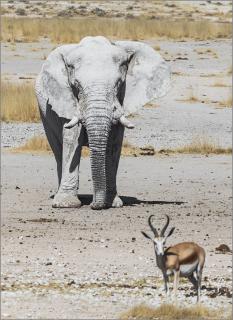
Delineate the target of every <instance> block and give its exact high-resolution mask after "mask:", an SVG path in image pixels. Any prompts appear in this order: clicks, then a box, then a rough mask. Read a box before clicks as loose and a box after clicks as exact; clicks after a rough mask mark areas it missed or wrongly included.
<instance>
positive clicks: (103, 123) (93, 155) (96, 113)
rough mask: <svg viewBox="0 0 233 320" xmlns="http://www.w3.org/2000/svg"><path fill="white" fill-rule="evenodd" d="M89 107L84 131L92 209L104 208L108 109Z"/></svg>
mask: <svg viewBox="0 0 233 320" xmlns="http://www.w3.org/2000/svg"><path fill="white" fill-rule="evenodd" d="M98 105H99V101H98V102H96V103H95V106H93V107H91V106H90V105H89V107H88V110H87V115H86V121H85V122H86V130H87V135H88V142H89V148H90V159H91V171H92V180H93V189H94V190H93V191H94V192H93V202H92V208H93V209H103V208H104V207H105V206H106V192H107V176H106V175H107V172H106V153H107V145H108V137H109V132H110V129H111V117H110V115H109V114H108V113H109V108H108V107H107V106H105V105H99V106H98Z"/></svg>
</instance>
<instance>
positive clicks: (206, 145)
mask: <svg viewBox="0 0 233 320" xmlns="http://www.w3.org/2000/svg"><path fill="white" fill-rule="evenodd" d="M170 152H174V153H188V154H189V153H190V154H195V153H197V154H231V153H232V148H223V147H220V146H219V145H218V144H217V143H216V142H214V141H212V140H211V139H209V138H207V137H196V138H194V139H193V141H192V142H191V143H189V144H187V145H184V146H183V147H180V148H176V149H174V150H170Z"/></svg>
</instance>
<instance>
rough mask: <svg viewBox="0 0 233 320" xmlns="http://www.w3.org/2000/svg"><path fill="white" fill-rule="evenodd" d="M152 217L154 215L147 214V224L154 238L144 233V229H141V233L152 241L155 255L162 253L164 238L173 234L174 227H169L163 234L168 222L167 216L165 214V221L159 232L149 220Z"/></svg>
mask: <svg viewBox="0 0 233 320" xmlns="http://www.w3.org/2000/svg"><path fill="white" fill-rule="evenodd" d="M152 217H154V215H151V216H149V218H148V224H149V226H150V228H151V231H152V232H153V234H154V238H151V237H150V236H148V234H146V233H145V232H144V231H142V234H143V235H144V237H146V238H147V239H150V240H151V241H152V242H153V243H154V247H155V254H156V255H164V247H165V244H166V240H167V238H168V237H170V236H171V235H172V234H173V232H174V230H175V228H174V227H173V228H171V230H170V231H169V232H168V234H167V235H165V232H166V230H167V227H168V225H169V222H170V218H169V216H168V215H166V218H167V221H166V223H165V225H164V227H163V228H162V230H161V232H160V234H159V233H158V231H157V229H156V228H155V227H154V226H153V225H152V222H151V219H152Z"/></svg>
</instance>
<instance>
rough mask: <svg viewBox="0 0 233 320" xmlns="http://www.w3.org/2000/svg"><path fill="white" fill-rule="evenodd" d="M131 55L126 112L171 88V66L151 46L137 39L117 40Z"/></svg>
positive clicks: (162, 94) (135, 109) (132, 110)
mask: <svg viewBox="0 0 233 320" xmlns="http://www.w3.org/2000/svg"><path fill="white" fill-rule="evenodd" d="M115 45H117V46H120V47H121V48H124V49H125V50H126V52H127V53H128V54H129V56H131V60H130V63H129V68H128V72H127V76H126V91H125V98H124V109H125V114H126V115H127V114H130V113H133V112H136V111H137V110H138V109H140V108H142V107H143V106H144V105H145V104H146V103H148V102H150V101H151V100H153V99H155V98H159V97H162V96H164V95H165V94H166V93H167V92H168V90H169V88H170V82H171V81H170V68H169V66H168V65H167V63H166V62H165V61H164V60H163V58H162V57H161V55H160V54H159V53H157V52H156V51H155V50H154V49H152V48H151V47H150V46H148V45H146V44H144V43H142V42H137V41H116V42H115Z"/></svg>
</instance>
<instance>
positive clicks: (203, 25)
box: [2, 17, 231, 43]
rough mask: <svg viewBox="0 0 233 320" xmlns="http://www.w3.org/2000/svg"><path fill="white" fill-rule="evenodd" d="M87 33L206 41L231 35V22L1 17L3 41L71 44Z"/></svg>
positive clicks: (137, 38)
mask: <svg viewBox="0 0 233 320" xmlns="http://www.w3.org/2000/svg"><path fill="white" fill-rule="evenodd" d="M87 35H89V36H96V35H103V36H106V37H110V38H118V39H131V40H141V39H151V38H161V37H165V38H171V39H186V38H192V39H198V40H206V39H213V38H226V37H227V38H230V37H231V23H217V22H212V21H208V20H202V21H189V20H188V19H180V20H177V21H172V20H167V19H164V20H149V19H145V18H136V19H122V18H118V19H116V18H115V19H114V18H79V19H67V18H66V19H65V18H50V19H47V18H37V19H31V18H10V17H3V18H2V40H3V41H11V42H14V41H24V42H27V41H28V42H30V41H38V40H39V39H40V37H48V38H50V39H51V40H52V41H53V42H55V43H72V42H79V41H80V39H82V38H83V37H85V36H87Z"/></svg>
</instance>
